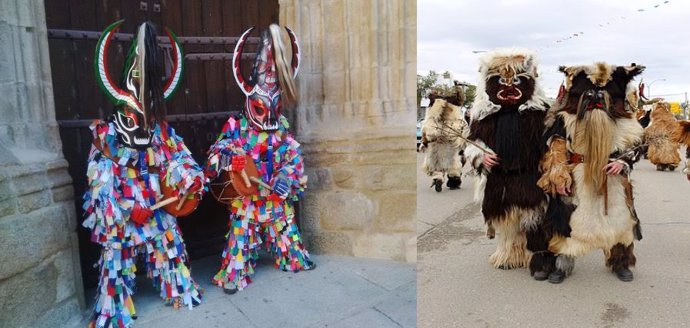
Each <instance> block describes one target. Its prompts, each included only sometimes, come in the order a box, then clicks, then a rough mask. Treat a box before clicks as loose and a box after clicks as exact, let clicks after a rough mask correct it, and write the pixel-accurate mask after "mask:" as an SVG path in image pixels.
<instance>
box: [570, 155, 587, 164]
mask: <svg viewBox="0 0 690 328" xmlns="http://www.w3.org/2000/svg"><path fill="white" fill-rule="evenodd" d="M584 162H585V155H582V154H577V153H570V163H584Z"/></svg>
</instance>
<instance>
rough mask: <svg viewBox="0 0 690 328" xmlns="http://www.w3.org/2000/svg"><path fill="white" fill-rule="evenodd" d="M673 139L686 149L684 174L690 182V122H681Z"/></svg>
mask: <svg viewBox="0 0 690 328" xmlns="http://www.w3.org/2000/svg"><path fill="white" fill-rule="evenodd" d="M672 139H673V140H674V141H675V142H678V143H680V144H682V145H685V147H686V148H685V168H684V169H683V174H685V175H686V176H687V178H688V180H690V121H679V122H678V126H677V127H676V130H675V131H674V132H673V135H672Z"/></svg>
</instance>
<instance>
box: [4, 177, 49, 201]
mask: <svg viewBox="0 0 690 328" xmlns="http://www.w3.org/2000/svg"><path fill="white" fill-rule="evenodd" d="M46 182H47V181H46V175H45V174H44V173H43V172H42V171H38V172H36V171H31V172H23V174H21V175H17V176H14V177H12V183H13V184H14V190H15V192H16V195H17V196H21V195H27V194H30V193H34V192H37V191H40V190H45V189H49V185H48V184H47V183H46Z"/></svg>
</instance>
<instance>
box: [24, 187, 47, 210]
mask: <svg viewBox="0 0 690 328" xmlns="http://www.w3.org/2000/svg"><path fill="white" fill-rule="evenodd" d="M51 203H52V196H51V193H50V191H49V190H41V191H38V192H35V193H32V194H28V195H23V196H20V197H17V209H18V210H19V213H29V212H32V211H35V210H37V209H39V208H44V207H46V206H48V205H50V204H51Z"/></svg>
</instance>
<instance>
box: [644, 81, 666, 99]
mask: <svg viewBox="0 0 690 328" xmlns="http://www.w3.org/2000/svg"><path fill="white" fill-rule="evenodd" d="M656 81H666V79H656V80H654V81H652V82H650V83H649V84H647V90H649V99H652V98H653V97H652V83H654V82H656Z"/></svg>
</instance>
